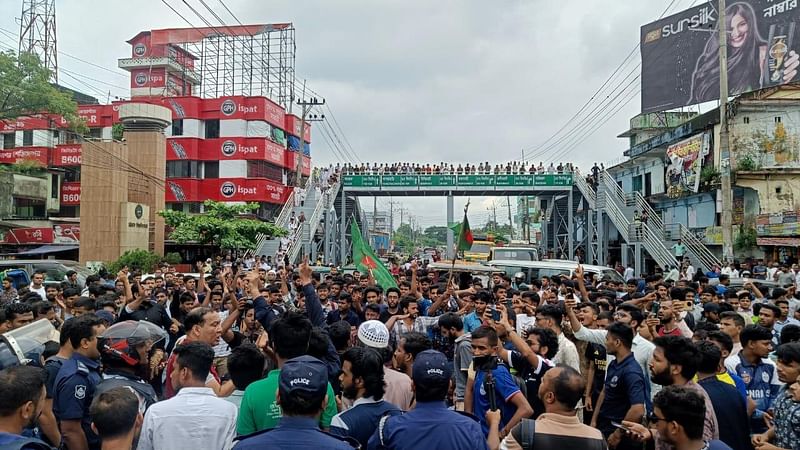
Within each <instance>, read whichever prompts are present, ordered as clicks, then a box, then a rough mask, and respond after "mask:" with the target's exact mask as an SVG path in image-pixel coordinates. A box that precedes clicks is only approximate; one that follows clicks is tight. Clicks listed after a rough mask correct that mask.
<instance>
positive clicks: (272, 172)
mask: <svg viewBox="0 0 800 450" xmlns="http://www.w3.org/2000/svg"><path fill="white" fill-rule="evenodd" d="M247 177H248V178H266V179H268V180H273V181H277V182H279V183H281V182H283V170H282V169H281V168H280V167H278V166H274V165H272V164H270V163H268V162H266V161H247Z"/></svg>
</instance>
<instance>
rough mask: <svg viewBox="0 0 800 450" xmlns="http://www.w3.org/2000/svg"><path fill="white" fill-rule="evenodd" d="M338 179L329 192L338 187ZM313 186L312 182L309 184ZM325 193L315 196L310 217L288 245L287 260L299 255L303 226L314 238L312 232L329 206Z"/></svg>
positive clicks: (303, 242)
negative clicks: (315, 199) (315, 201)
mask: <svg viewBox="0 0 800 450" xmlns="http://www.w3.org/2000/svg"><path fill="white" fill-rule="evenodd" d="M339 183H340V182H339V181H338V180H337V181H336V183H334V184H332V185H331V190H330V191H329V192H335V190H334V189H338V186H339ZM310 187H312V188H313V184H312V185H311V186H310ZM325 197H326V195H325V194H322V193H320V195H319V197H317V203H316V205H315V206H314V211H313V212H312V213H311V217H309V218H308V220H307V221H306V223H304V224H303V226H302V227H298V232H299V233H300V235H299V236H298V237H297V238H296V239H295V240H294V242H293V243H292V244H291V245H290V247H289V249H288V250H287V254H288V256H289V261H296V260H297V257H298V256H299V255H300V249H301V248H302V246H303V245H305V243H306V242H305V241H304V240H303V232H302V229H303V228H304V227H306V226H307V227H308V228H309V233H310V238H311V240H312V241H313V240H314V234H315V233H316V231H317V228H318V227H319V224H320V222H321V221H322V212H323V211H324V210H325V208H327V207H329V205H328V202H327V199H326V198H325Z"/></svg>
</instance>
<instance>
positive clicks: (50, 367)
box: [0, 258, 800, 450]
mask: <svg viewBox="0 0 800 450" xmlns="http://www.w3.org/2000/svg"><path fill="white" fill-rule="evenodd" d="M197 268H198V272H200V273H201V274H202V275H201V276H199V277H196V278H195V277H193V276H189V275H183V276H181V275H179V274H176V273H174V272H173V271H172V270H171V269H170V268H168V267H164V268H162V269H160V270H159V271H158V272H157V273H155V274H154V275H152V276H146V277H144V278H142V276H141V275H139V274H132V273H129V272H128V271H127V270H122V271H120V272H119V273H117V274H115V275H116V276H110V277H108V279H102V278H101V277H99V276H92V277H89V278H88V279H87V281H86V285H85V286H81V285H77V284H74V283H71V282H70V281H65V282H64V283H63V284H61V285H59V284H55V285H53V286H51V285H46V286H43V288H44V289H43V291H40V287H42V286H40V283H38V282H36V281H35V282H34V284H32V286H31V287H30V289H29V292H28V293H27V294H24V295H23V296H17V297H16V298H11V299H9V300H5V299H4V300H3V302H4V305H3V308H2V309H0V311H1V312H0V314H2V317H0V332H2V333H8V332H10V333H12V334H13V333H17V332H20V330H23V331H24V330H25V329H26V328H25V327H34V326H38V325H40V324H42V323H44V322H41V321H43V320H44V321H47V323H49V324H51V325H52V327H53V329H54V330H57V331H58V333H56V334H54V335H55V336H57V337H54V339H53V341H51V342H47V343H46V344H45V345H44V347H43V349H41V350H37V352H38V353H35V354H31V355H25V356H26V358H25V361H24V362H25V363H27V364H19V363H17V364H11V363H9V362H8V359H3V355H4V354H3V352H2V349H0V362H2V365H3V370H2V371H0V449H6V448H33V449H38V448H43V449H45V448H65V449H68V450H84V449H100V448H104V449H131V448H137V449H143V450H144V449H192V450H199V449H228V448H236V449H260V448H281V449H295V448H296V449H301V448H302V449H310V448H315V449H322V448H326V449H327V448H334V449H340V448H341V449H345V448H374V449H378V448H391V449H426V448H431V449H473V448H474V449H486V448H491V449H497V448H502V449H529V448H540V449H541V448H555V447H556V446H558V447H559V448H564V449H573V448H574V449H579V448H580V449H604V448H614V449H634V448H636V449H641V448H643V446H649V447H651V448H655V449H672V448H674V449H677V450H699V449H701V448H704V449H712V450H717V449H729V448H730V449H735V450H739V449H754V448H755V449H758V450H763V449H776V448H778V449H797V448H798V445H800V387H799V386H800V384H799V382H800V343H799V342H798V340H799V339H800V322H798V320H797V319H798V318H800V308H798V306H800V301H798V299H797V297H798V294H797V292H796V284H795V282H794V281H792V283H787V287H786V288H777V287H776V288H773V289H771V290H770V289H767V288H766V287H765V286H759V285H758V283H747V284H746V285H745V286H744V288H743V289H742V290H741V291H735V290H734V289H727V288H726V287H725V286H726V284H725V283H724V282H723V277H724V276H725V275H722V274H720V275H719V276H718V277H716V280H717V281H716V282H712V280H714V277H711V278H710V277H709V275H711V273H708V274H703V273H700V272H699V271H698V272H695V273H694V275H693V276H692V277H691V278H686V277H679V278H678V279H674V280H673V279H671V278H669V277H666V276H665V275H664V274H663V273H659V274H652V275H648V276H645V277H641V278H636V277H629V278H628V279H627V280H626V281H624V282H622V281H620V282H617V281H616V279H611V278H605V279H596V278H593V277H591V276H584V272H583V269H582V268H581V267H580V266H578V267H577V269H576V270H575V272H574V274H573V275H572V276H552V277H541V278H538V279H525V277H524V275H519V274H518V275H516V276H515V277H514V278H509V277H507V276H504V275H502V274H494V275H492V276H491V277H490V278H485V277H480V276H475V277H473V276H471V275H470V274H467V273H458V274H456V276H452V277H451V276H450V274H448V272H447V271H444V272H437V271H435V270H431V269H429V268H427V267H426V266H424V265H420V264H418V263H417V262H416V261H407V262H405V263H403V264H400V265H397V266H395V267H394V270H393V272H394V273H395V275H394V276H395V281H396V284H397V287H388V288H386V289H384V288H382V287H380V286H378V285H377V284H376V283H375V280H374V278H373V277H372V275H371V274H369V273H366V274H365V273H358V272H357V271H356V272H352V273H343V272H341V271H339V270H338V269H337V268H335V267H332V268H330V272H327V273H324V274H321V273H318V272H314V271H313V270H312V268H311V267H310V266H309V265H308V264H307V263H304V264H301V265H300V266H298V267H292V266H291V265H289V264H286V263H285V261H284V262H274V261H272V260H271V258H265V259H264V260H261V259H259V260H256V259H254V258H248V259H246V260H245V261H242V263H241V264H240V263H239V261H237V260H236V259H233V258H218V259H214V260H209V261H206V263H199V264H198V265H197ZM753 270H754V271H755V268H753ZM760 270H761V269H760V268H759V269H758V271H760ZM777 270H781V269H780V268H778V269H777ZM768 273H769V271H768V269H767V272H766V275H765V276H768ZM776 273H777V271H776ZM794 273H795V276H796V275H797V272H796V271H795V272H794ZM784 278H785V280H789V278H788V277H784ZM37 280H38V277H37ZM795 280H796V278H795ZM38 281H40V280H38ZM39 292H42V293H43V294H44V297H42V296H40V293H39ZM0 298H2V297H0ZM11 359H12V360H13V359H14V358H11Z"/></svg>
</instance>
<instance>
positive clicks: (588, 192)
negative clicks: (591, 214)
mask: <svg viewBox="0 0 800 450" xmlns="http://www.w3.org/2000/svg"><path fill="white" fill-rule="evenodd" d="M572 180H573V182H574V183H575V186H577V187H578V190H579V191H581V194H583V198H585V199H586V202H587V203H588V204H589V208H590V209H595V205H596V204H597V192H596V191H595V190H594V188H593V187H591V186H589V183H587V182H586V179H585V178H583V177H582V176H581V175H580V174H577V173H576V174H573V175H572Z"/></svg>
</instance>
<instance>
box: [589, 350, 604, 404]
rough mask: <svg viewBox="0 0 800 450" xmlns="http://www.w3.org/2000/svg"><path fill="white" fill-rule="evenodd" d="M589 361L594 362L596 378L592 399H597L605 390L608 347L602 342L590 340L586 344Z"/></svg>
mask: <svg viewBox="0 0 800 450" xmlns="http://www.w3.org/2000/svg"><path fill="white" fill-rule="evenodd" d="M584 355H585V356H586V360H587V361H591V362H592V363H594V367H595V370H594V378H593V381H592V399H596V398H597V396H598V395H600V392H602V391H603V383H605V380H606V363H607V361H606V348H605V347H604V346H602V345H600V344H595V343H593V342H590V343H589V344H588V345H587V346H586V353H585V354H584Z"/></svg>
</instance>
